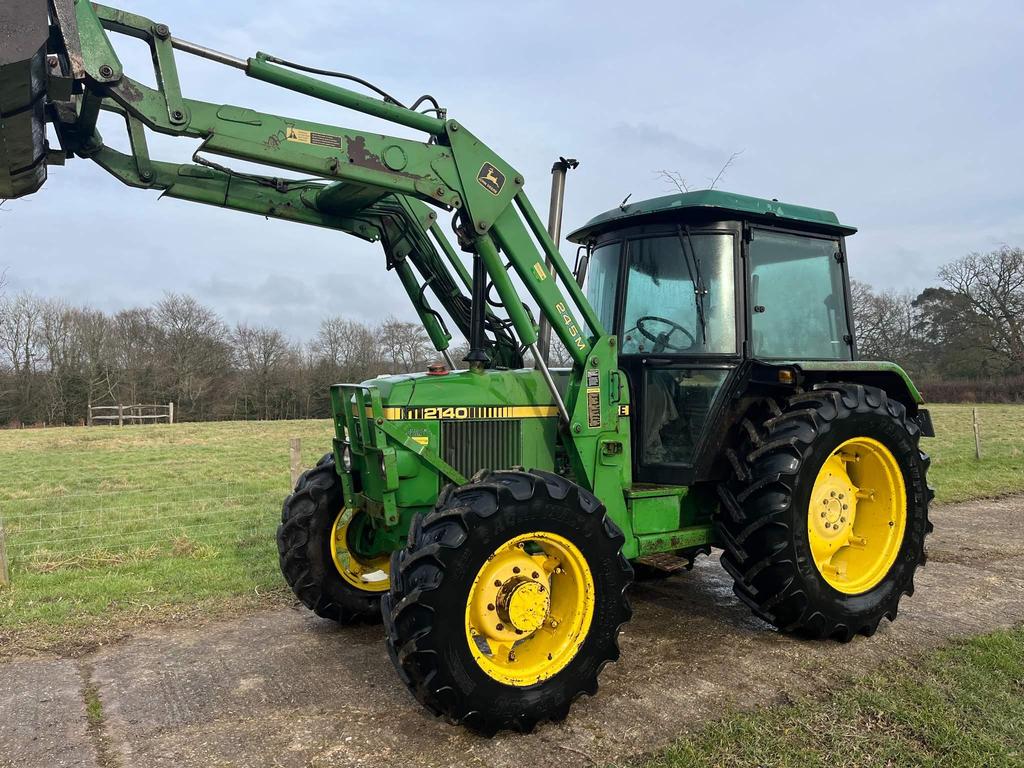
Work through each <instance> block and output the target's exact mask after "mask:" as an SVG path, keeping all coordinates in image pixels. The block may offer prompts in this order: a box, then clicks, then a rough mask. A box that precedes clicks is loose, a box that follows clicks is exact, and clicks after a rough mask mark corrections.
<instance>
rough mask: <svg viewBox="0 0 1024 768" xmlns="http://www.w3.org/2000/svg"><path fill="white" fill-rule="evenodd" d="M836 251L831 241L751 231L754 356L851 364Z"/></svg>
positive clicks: (835, 242)
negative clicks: (844, 361) (847, 362)
mask: <svg viewBox="0 0 1024 768" xmlns="http://www.w3.org/2000/svg"><path fill="white" fill-rule="evenodd" d="M838 252H839V244H838V242H837V241H835V240H831V239H822V238H815V237H806V236H800V235H791V234H785V233H780V232H770V231H767V230H754V233H753V237H752V239H751V242H750V259H749V261H750V310H751V319H750V328H751V354H752V355H753V357H756V358H767V359H773V358H774V359H787V360H807V359H810V360H848V359H850V356H851V349H850V345H849V343H848V342H847V340H846V339H847V337H848V334H849V332H850V331H849V329H848V328H847V322H846V301H845V296H846V294H845V292H844V289H843V271H842V265H841V264H840V263H839V260H838V259H836V258H835V255H836V253H838Z"/></svg>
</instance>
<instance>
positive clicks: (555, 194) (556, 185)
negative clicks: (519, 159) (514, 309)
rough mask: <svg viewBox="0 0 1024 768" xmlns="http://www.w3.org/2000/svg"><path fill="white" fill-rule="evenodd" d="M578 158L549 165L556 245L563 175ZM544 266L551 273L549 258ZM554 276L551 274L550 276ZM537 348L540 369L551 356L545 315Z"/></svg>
mask: <svg viewBox="0 0 1024 768" xmlns="http://www.w3.org/2000/svg"><path fill="white" fill-rule="evenodd" d="M579 164H580V163H579V161H578V160H574V159H572V158H569V159H568V160H567V159H566V158H564V157H560V158H558V160H557V161H556V162H555V164H554V165H552V166H551V205H550V207H549V208H548V234H549V235H551V241H552V242H553V243H554V244H555V248H557V247H558V243H559V241H560V240H561V239H562V208H563V206H564V203H565V175H566V174H567V173H568V172H569V171H571V170H573V169H574V168H576V167H577V166H578V165H579ZM544 268H545V269H546V270H547V271H548V274H551V259H550V258H549V259H545V260H544ZM553 277H554V276H553V275H552V278H553ZM537 349H538V350H539V351H540V358H539V359H538V361H537V364H536V365H535V367H536V368H537V369H539V370H543V369H541V366H540V364H539V363H540V362H541V361H543V362H544V363H545V364H547V363H548V362H550V357H551V354H550V353H551V323H549V322H548V319H547V318H546V317H541V319H540V326H539V328H538V333H537Z"/></svg>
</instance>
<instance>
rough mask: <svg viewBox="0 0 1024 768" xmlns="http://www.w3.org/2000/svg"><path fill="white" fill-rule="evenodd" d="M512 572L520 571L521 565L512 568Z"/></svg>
mask: <svg viewBox="0 0 1024 768" xmlns="http://www.w3.org/2000/svg"><path fill="white" fill-rule="evenodd" d="M512 573H519V566H518V565H517V566H516V567H515V568H513V569H512Z"/></svg>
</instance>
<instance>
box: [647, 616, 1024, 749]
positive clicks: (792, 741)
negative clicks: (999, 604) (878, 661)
mask: <svg viewBox="0 0 1024 768" xmlns="http://www.w3.org/2000/svg"><path fill="white" fill-rule="evenodd" d="M636 765H637V766H638V767H641V766H642V768H682V767H683V766H686V768H701V766H708V767H709V768H710V766H726V765H727V766H730V768H760V767H761V766H777V767H778V768H788V767H789V766H793V767H794V768H796V766H800V768H805V767H807V768H810V767H813V766H821V768H826V766H827V768H835V766H844V767H859V768H875V767H876V766H877V767H878V768H882V767H885V768H889V767H891V766H944V767H947V766H948V767H953V766H964V767H965V768H967V767H968V766H969V767H970V768H975V766H988V767H989V768H996V767H997V766H1021V765H1024V628H1018V629H1015V630H1010V631H1005V632H996V633H993V634H990V635H984V636H981V637H977V638H973V639H971V640H968V641H965V642H962V643H958V644H956V645H954V646H952V647H950V648H947V649H944V650H941V651H937V652H934V653H932V654H929V655H927V656H925V657H924V659H923V660H915V661H913V662H911V661H900V662H896V663H895V664H890V665H888V667H887V669H886V670H885V671H884V672H881V671H880V672H877V673H874V674H872V675H870V676H867V677H863V678H859V679H856V680H853V681H850V683H849V684H848V685H845V686H842V687H836V688H834V689H833V690H832V691H831V692H830V693H829V694H828V695H827V696H825V697H815V698H803V699H800V700H798V701H797V702H795V703H794V704H792V705H788V706H781V707H774V708H768V709H763V710H760V711H757V712H752V713H748V714H738V715H732V716H729V717H727V718H725V719H723V720H721V721H720V722H717V723H714V724H712V725H710V726H707V727H705V728H703V729H702V730H700V731H698V732H696V733H695V734H693V735H691V736H687V737H685V738H684V739H682V740H681V741H679V742H678V743H676V744H675V745H674V746H673V747H671V748H670V749H668V750H666V751H664V752H662V753H661V754H659V755H657V756H655V757H651V758H649V759H647V760H645V761H643V762H640V763H638V764H636Z"/></svg>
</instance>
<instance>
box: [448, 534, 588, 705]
mask: <svg viewBox="0 0 1024 768" xmlns="http://www.w3.org/2000/svg"><path fill="white" fill-rule="evenodd" d="M593 618H594V577H593V575H592V574H591V571H590V566H589V565H588V564H587V561H586V558H585V557H584V555H583V553H582V552H580V550H579V549H578V548H577V547H576V545H575V544H573V543H572V542H571V541H569V540H568V539H566V538H565V537H563V536H559V535H558V534H554V533H549V532H544V531H538V532H535V533H526V534H522V535H520V536H516V537H515V538H513V539H510V540H509V541H507V542H506V543H504V544H502V545H501V546H500V547H499V548H498V549H497V550H496V551H495V552H494V554H492V555H491V556H490V557H489V558H487V562H485V563H484V565H483V567H482V568H481V569H480V571H479V572H478V573H477V575H476V578H475V579H474V580H473V584H472V586H471V587H470V589H469V595H468V598H467V601H466V641H467V642H468V643H469V649H470V652H471V653H472V655H473V658H474V659H475V660H476V662H477V664H479V665H480V668H481V669H483V670H484V672H486V673H487V674H488V675H490V676H491V677H492V678H494V679H495V680H497V681H499V682H501V683H504V684H506V685H514V686H527V685H533V684H535V683H539V682H541V681H543V680H547V679H548V678H550V677H552V676H553V675H555V674H557V673H558V672H559V671H561V670H562V669H564V668H565V666H566V665H567V664H568V663H569V662H570V661H572V659H573V657H574V656H575V655H576V653H577V651H579V649H580V646H581V645H582V644H583V642H584V640H586V638H587V633H588V632H589V631H590V624H591V622H592V620H593Z"/></svg>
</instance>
